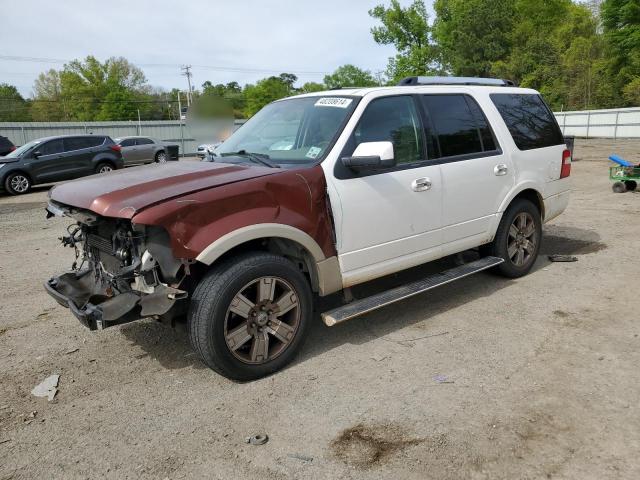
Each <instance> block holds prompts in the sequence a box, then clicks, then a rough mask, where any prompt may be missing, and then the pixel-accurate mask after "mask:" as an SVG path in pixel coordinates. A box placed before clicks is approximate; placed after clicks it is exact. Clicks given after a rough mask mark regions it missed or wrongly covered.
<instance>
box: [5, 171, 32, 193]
mask: <svg viewBox="0 0 640 480" xmlns="http://www.w3.org/2000/svg"><path fill="white" fill-rule="evenodd" d="M4 188H5V190H6V191H7V192H9V193H10V194H11V195H22V194H23V193H28V192H29V190H31V179H30V178H29V177H28V176H27V175H25V174H24V173H22V172H14V173H10V174H9V175H7V178H6V179H5V181H4Z"/></svg>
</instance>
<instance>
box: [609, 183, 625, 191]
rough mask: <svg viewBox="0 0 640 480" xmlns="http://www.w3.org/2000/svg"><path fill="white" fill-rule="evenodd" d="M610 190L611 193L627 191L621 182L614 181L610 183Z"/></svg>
mask: <svg viewBox="0 0 640 480" xmlns="http://www.w3.org/2000/svg"><path fill="white" fill-rule="evenodd" d="M611 190H613V193H624V192H626V191H627V186H626V185H625V184H624V183H623V182H615V183H614V184H613V185H611Z"/></svg>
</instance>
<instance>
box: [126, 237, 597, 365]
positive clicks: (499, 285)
mask: <svg viewBox="0 0 640 480" xmlns="http://www.w3.org/2000/svg"><path fill="white" fill-rule="evenodd" d="M604 248H606V244H603V243H601V242H600V236H599V235H598V234H597V233H596V232H594V231H592V230H584V229H580V228H575V227H564V226H554V225H550V226H547V227H545V233H544V236H543V243H542V248H541V254H540V256H539V258H538V260H537V262H536V264H535V265H534V267H533V270H532V272H531V275H535V274H536V272H537V271H539V270H541V269H542V268H545V267H548V266H549V265H550V264H551V262H550V261H549V260H548V258H547V255H549V254H552V253H558V254H563V255H584V254H590V253H595V252H598V251H600V250H602V249H604ZM456 257H457V256H451V257H447V258H444V259H441V260H438V261H436V262H431V263H429V264H427V265H423V266H419V267H416V268H412V269H410V270H407V271H405V272H402V273H398V274H394V275H389V276H387V277H384V278H382V279H378V280H374V281H372V282H368V283H366V284H364V285H361V286H358V287H355V288H353V294H354V297H355V298H364V297H366V296H368V295H372V294H374V293H377V292H380V291H384V290H386V289H389V288H393V287H395V286H399V285H402V284H404V283H408V282H411V281H413V280H417V279H419V278H421V277H423V276H425V275H427V274H429V273H436V272H439V271H442V270H445V269H447V268H451V267H453V266H455V264H456V261H458V260H460V259H459V258H456ZM477 257H478V254H477V252H474V251H469V252H465V253H464V254H463V258H464V260H465V261H471V260H473V259H475V258H477ZM522 281H526V279H524V280H522ZM512 282H513V280H509V279H506V278H503V277H500V276H497V275H494V274H492V273H489V272H482V273H479V274H476V275H472V276H470V277H467V278H464V279H461V280H458V281H456V282H453V283H451V284H448V285H443V286H441V287H438V288H436V289H434V290H432V291H431V292H425V293H423V294H419V295H416V296H415V297H411V298H408V299H406V300H403V301H402V302H401V303H397V304H394V305H390V306H387V307H384V308H381V309H379V310H377V311H374V312H371V313H368V314H366V315H363V316H362V317H359V318H355V319H353V320H349V321H347V322H345V323H344V324H342V325H337V326H334V327H327V326H325V325H324V323H322V321H321V319H320V313H321V312H324V311H327V310H329V309H332V308H335V307H337V306H339V305H341V303H342V296H341V295H338V294H335V295H330V296H328V297H324V298H320V299H318V301H317V302H316V305H315V314H314V319H313V320H314V321H313V324H312V327H311V329H310V331H309V338H308V339H307V342H306V343H305V346H304V348H303V349H302V352H301V353H300V355H299V356H298V358H297V359H296V361H295V362H294V363H293V364H292V366H295V365H296V364H297V363H301V362H304V361H306V360H308V359H310V358H313V357H315V356H316V355H319V354H322V353H325V352H327V351H329V350H332V349H334V348H337V347H339V346H341V345H344V344H354V345H361V344H365V343H367V342H369V341H371V340H375V339H377V338H381V337H385V336H387V335H389V334H391V333H393V332H395V331H398V330H402V329H404V328H405V327H408V326H411V325H415V324H418V323H422V322H428V320H429V319H430V318H431V317H433V316H434V315H437V314H439V313H441V312H444V311H447V310H451V309H455V308H457V307H460V306H461V305H464V304H465V303H469V302H472V301H474V300H476V299H479V298H482V297H487V296H491V295H495V294H496V293H497V292H499V291H500V290H501V289H503V288H506V287H508V286H509V285H510V284H511V283H512ZM399 305H400V306H401V307H399ZM120 328H121V333H122V334H123V335H124V336H125V337H126V338H127V339H128V340H129V341H130V342H131V343H132V344H134V345H137V346H139V347H140V348H142V350H143V351H144V353H143V354H142V355H141V356H139V358H143V357H151V358H154V359H156V360H157V361H158V362H159V363H160V364H161V365H162V366H163V367H165V368H167V369H181V368H186V367H193V368H198V369H201V368H207V367H206V365H204V363H202V362H201V361H200V359H199V358H198V356H197V354H196V353H195V352H194V351H193V350H192V349H191V346H190V344H189V337H188V335H187V331H186V325H185V324H183V323H177V324H176V326H175V327H170V326H168V325H165V324H162V323H160V322H156V321H152V320H144V321H139V322H134V323H130V324H127V325H124V326H122V327H120ZM435 333H441V332H439V331H438V332H436V331H433V332H431V331H430V330H429V327H428V323H427V324H426V325H425V328H424V335H429V334H435ZM411 340H412V339H410V338H408V339H404V340H403V339H400V340H399V342H400V343H403V342H407V341H411ZM393 341H396V340H393ZM405 346H407V345H405Z"/></svg>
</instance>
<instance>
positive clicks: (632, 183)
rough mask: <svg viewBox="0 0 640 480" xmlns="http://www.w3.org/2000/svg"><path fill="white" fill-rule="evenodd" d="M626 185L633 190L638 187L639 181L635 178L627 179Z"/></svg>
mask: <svg viewBox="0 0 640 480" xmlns="http://www.w3.org/2000/svg"><path fill="white" fill-rule="evenodd" d="M624 185H625V187H627V190H628V191H630V192H633V191H634V190H635V189H636V188H638V183H637V182H636V181H635V180H625V181H624Z"/></svg>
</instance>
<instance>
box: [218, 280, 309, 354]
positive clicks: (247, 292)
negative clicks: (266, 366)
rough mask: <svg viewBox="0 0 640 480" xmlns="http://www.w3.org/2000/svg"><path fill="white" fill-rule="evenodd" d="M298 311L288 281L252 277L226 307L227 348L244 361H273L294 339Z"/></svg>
mask: <svg viewBox="0 0 640 480" xmlns="http://www.w3.org/2000/svg"><path fill="white" fill-rule="evenodd" d="M300 314H301V309H300V304H299V301H298V295H297V294H296V291H295V289H294V288H293V286H292V285H291V284H290V283H289V282H287V281H286V280H284V279H282V278H279V277H260V278H257V279H255V280H252V281H251V282H249V283H247V284H246V285H245V286H244V287H242V288H241V289H240V291H238V293H236V295H235V296H234V297H233V300H232V301H231V305H230V306H229V308H228V309H227V313H226V317H225V323H224V336H225V342H226V344H227V347H228V348H229V351H230V352H231V353H232V354H233V356H234V357H236V358H237V359H238V360H240V361H242V362H244V363H250V364H262V363H265V362H268V361H270V360H273V359H274V358H276V357H277V356H278V355H280V354H281V353H282V352H283V351H284V350H286V348H287V347H288V346H289V345H290V344H291V342H292V341H293V339H294V337H295V334H296V332H297V330H298V326H299V325H300Z"/></svg>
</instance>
